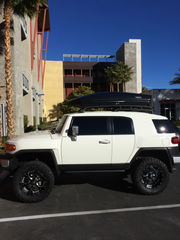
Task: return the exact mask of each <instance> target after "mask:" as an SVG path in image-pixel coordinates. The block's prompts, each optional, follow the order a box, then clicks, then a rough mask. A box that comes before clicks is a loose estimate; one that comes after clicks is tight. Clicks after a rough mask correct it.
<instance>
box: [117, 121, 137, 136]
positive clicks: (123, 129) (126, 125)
mask: <svg viewBox="0 0 180 240" xmlns="http://www.w3.org/2000/svg"><path fill="white" fill-rule="evenodd" d="M113 123H114V134H122V135H123V134H124V135H125V134H134V128H133V123H132V119H130V118H126V117H114V118H113Z"/></svg>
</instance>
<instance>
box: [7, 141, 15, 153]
mask: <svg viewBox="0 0 180 240" xmlns="http://www.w3.org/2000/svg"><path fill="white" fill-rule="evenodd" d="M15 150H16V145H14V144H9V143H5V151H15Z"/></svg>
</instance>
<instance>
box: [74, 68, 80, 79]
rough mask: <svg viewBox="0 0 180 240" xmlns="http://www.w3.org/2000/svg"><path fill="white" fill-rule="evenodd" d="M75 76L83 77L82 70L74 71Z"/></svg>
mask: <svg viewBox="0 0 180 240" xmlns="http://www.w3.org/2000/svg"><path fill="white" fill-rule="evenodd" d="M74 76H75V77H81V69H74Z"/></svg>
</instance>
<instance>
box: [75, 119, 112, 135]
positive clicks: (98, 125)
mask: <svg viewBox="0 0 180 240" xmlns="http://www.w3.org/2000/svg"><path fill="white" fill-rule="evenodd" d="M107 120H108V118H107V117H74V118H73V120H72V124H71V125H72V126H78V127H79V135H107V134H108V127H107V126H108V125H107Z"/></svg>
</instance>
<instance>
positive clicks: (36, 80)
mask: <svg viewBox="0 0 180 240" xmlns="http://www.w3.org/2000/svg"><path fill="white" fill-rule="evenodd" d="M43 19H45V25H44V28H43ZM0 26H1V28H0V29H1V30H0V39H1V41H0V76H1V77H0V88H1V96H2V97H1V99H0V106H1V113H5V108H6V83H5V62H4V41H3V39H4V35H3V34H4V33H3V29H4V20H3V7H2V8H1V9H0ZM49 30H50V26H49V11H48V8H46V7H45V6H44V7H41V8H39V9H38V11H37V14H36V16H35V17H34V18H33V19H32V20H31V19H30V18H29V17H28V16H25V18H23V17H18V16H15V15H14V16H13V31H11V38H12V45H11V55H12V81H13V112H14V122H15V134H16V135H20V134H22V133H23V132H24V119H27V120H28V125H35V123H36V124H39V119H40V118H42V117H43V104H44V103H43V100H42V95H43V92H42V87H43V82H44V77H43V76H44V71H43V70H44V64H43V63H42V55H43V44H42V42H43V36H44V33H45V32H46V33H47V34H48V32H49ZM46 36H47V35H46ZM2 122H3V126H2V132H3V135H4V136H5V135H6V116H5V115H3V121H2Z"/></svg>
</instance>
